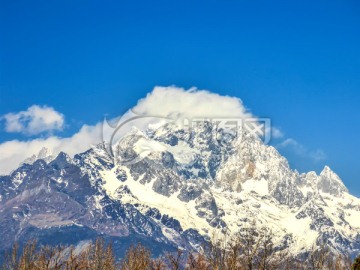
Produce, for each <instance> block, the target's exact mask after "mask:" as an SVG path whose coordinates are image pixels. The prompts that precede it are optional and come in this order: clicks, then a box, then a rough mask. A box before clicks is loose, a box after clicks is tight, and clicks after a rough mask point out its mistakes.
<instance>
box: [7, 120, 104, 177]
mask: <svg viewBox="0 0 360 270" xmlns="http://www.w3.org/2000/svg"><path fill="white" fill-rule="evenodd" d="M100 141H101V124H97V125H95V126H88V125H84V126H82V128H81V129H80V130H79V131H78V132H77V133H75V134H74V135H73V136H71V137H69V138H59V137H56V136H50V137H48V138H45V139H43V138H41V139H34V140H29V141H18V140H12V141H7V142H4V143H2V144H0V153H1V155H0V174H7V173H9V172H11V171H12V170H14V169H16V168H17V167H18V165H19V164H20V163H21V162H22V161H24V160H25V159H26V158H28V157H30V156H32V155H34V154H37V153H38V152H39V151H40V150H41V149H42V148H43V147H47V148H48V149H49V150H51V151H52V152H53V153H54V154H58V153H59V152H61V151H63V152H66V153H67V154H69V155H71V156H72V155H74V154H77V153H81V152H84V151H86V150H87V149H89V148H90V147H91V145H94V144H97V143H99V142H100Z"/></svg>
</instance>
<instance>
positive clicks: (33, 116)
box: [1, 105, 64, 135]
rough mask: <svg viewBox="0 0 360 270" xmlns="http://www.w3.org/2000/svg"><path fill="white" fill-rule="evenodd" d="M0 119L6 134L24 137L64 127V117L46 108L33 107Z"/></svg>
mask: <svg viewBox="0 0 360 270" xmlns="http://www.w3.org/2000/svg"><path fill="white" fill-rule="evenodd" d="M1 119H3V120H5V130H6V131H7V132H19V133H23V134H26V135H36V134H39V133H42V132H50V131H54V130H61V129H62V128H63V126H64V115H63V114H61V113H59V112H57V111H56V110H54V109H53V108H52V107H47V106H38V105H33V106H31V107H29V108H28V109H27V110H26V111H20V112H18V113H8V114H5V115H3V116H2V117H1Z"/></svg>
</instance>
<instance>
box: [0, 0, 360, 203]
mask: <svg viewBox="0 0 360 270" xmlns="http://www.w3.org/2000/svg"><path fill="white" fill-rule="evenodd" d="M0 23H1V24H0V25H1V29H0V57H1V58H0V115H4V114H6V113H8V112H17V111H21V110H26V109H27V108H28V107H29V106H31V105H33V104H39V105H48V106H51V107H54V108H55V109H56V110H58V111H60V112H61V113H63V114H64V115H65V119H66V128H65V129H64V131H62V132H59V133H58V134H57V135H58V136H69V135H71V134H73V133H74V132H76V131H77V130H78V129H79V128H80V127H81V125H83V124H84V123H87V124H95V123H97V122H98V121H100V120H101V119H102V118H103V116H104V115H105V114H107V115H109V116H111V117H113V116H117V115H119V114H122V113H124V112H125V111H126V110H127V109H128V108H130V107H132V106H133V105H135V104H136V102H137V100H138V99H139V98H142V97H144V96H145V95H146V93H147V92H149V91H151V89H152V88H153V87H154V86H155V85H165V86H167V85H173V84H174V85H177V86H181V87H185V88H189V87H191V86H196V87H198V88H200V89H208V90H210V91H213V92H217V93H219V94H223V95H230V96H237V97H239V98H241V99H242V100H243V102H244V103H245V105H246V106H247V107H248V108H249V109H250V110H251V111H252V112H253V113H254V114H256V115H258V116H262V117H271V118H272V120H273V124H274V125H276V126H277V127H279V128H281V130H282V131H283V133H284V137H283V138H281V139H278V140H277V141H274V142H273V144H274V145H276V144H280V143H281V142H282V141H283V140H285V139H288V138H292V139H293V140H296V141H297V142H298V145H297V146H294V147H286V148H282V149H280V151H281V152H282V153H283V154H285V155H286V157H287V158H289V160H290V163H291V165H292V166H293V167H294V168H297V169H298V170H299V171H308V170H316V171H319V170H321V169H322V167H323V166H324V165H325V164H328V165H330V166H331V167H332V168H333V169H334V171H336V172H337V173H338V174H339V175H340V176H341V177H342V178H343V180H344V182H345V184H346V185H347V186H348V187H349V189H350V191H351V192H352V193H353V194H355V195H358V196H360V185H359V180H360V178H359V177H360V166H359V165H360V164H359V158H358V156H359V153H360V143H359V136H360V107H359V105H360V2H359V1H357V0H344V1H338V0H328V1H317V0H315V1H314V0H312V1H310V0H302V1H221V2H220V1H209V0H207V1H177V2H173V1H10V0H4V1H1V3H0ZM0 125H2V126H0V128H1V133H0V143H1V142H5V141H8V140H12V139H19V140H29V139H32V138H33V137H28V136H24V135H19V134H15V133H6V132H5V131H4V128H3V123H1V124H0ZM317 150H321V151H323V152H324V153H325V154H326V158H324V159H321V160H315V159H314V158H313V157H312V155H311V153H313V152H315V151H317Z"/></svg>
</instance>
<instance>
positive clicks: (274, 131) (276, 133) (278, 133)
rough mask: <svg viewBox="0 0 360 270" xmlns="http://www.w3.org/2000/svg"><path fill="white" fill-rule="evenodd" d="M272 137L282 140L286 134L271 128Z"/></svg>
mask: <svg viewBox="0 0 360 270" xmlns="http://www.w3.org/2000/svg"><path fill="white" fill-rule="evenodd" d="M271 136H272V137H273V138H274V139H280V138H282V137H284V133H283V132H282V131H281V130H280V129H279V128H277V127H272V128H271Z"/></svg>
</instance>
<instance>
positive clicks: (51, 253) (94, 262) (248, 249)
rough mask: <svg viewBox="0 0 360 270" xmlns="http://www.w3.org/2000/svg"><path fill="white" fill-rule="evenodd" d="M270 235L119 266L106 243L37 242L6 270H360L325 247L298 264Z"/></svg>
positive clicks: (254, 234)
mask: <svg viewBox="0 0 360 270" xmlns="http://www.w3.org/2000/svg"><path fill="white" fill-rule="evenodd" d="M273 239H274V237H273V234H272V233H271V231H269V230H267V229H265V228H264V229H260V230H256V229H254V227H252V226H250V227H248V228H243V229H242V230H241V231H240V232H239V234H238V235H236V236H235V237H231V238H230V237H229V238H228V239H227V237H221V238H219V239H217V240H215V239H213V241H212V242H211V243H209V244H207V245H204V247H203V249H202V252H200V253H188V252H186V251H184V250H178V251H177V252H175V253H168V254H165V255H163V256H161V257H158V258H155V259H154V258H153V257H152V255H151V252H150V250H149V249H148V248H146V247H144V246H142V245H140V244H137V245H133V246H131V247H130V248H129V249H128V250H127V252H126V254H125V256H124V258H122V259H121V260H116V258H115V256H114V253H113V249H112V246H111V245H106V244H105V242H104V240H103V239H98V240H96V241H95V243H90V244H89V243H88V244H85V245H83V246H82V247H76V248H75V247H61V246H57V247H51V246H42V247H39V248H37V245H36V242H34V241H32V242H29V243H28V244H27V245H25V246H24V247H23V248H22V249H21V250H20V249H19V248H18V246H17V245H14V247H13V249H12V252H11V253H9V254H8V255H7V257H6V259H5V264H4V266H3V269H4V270H50V269H51V270H115V269H119V270H166V269H170V270H275V269H280V270H303V269H304V270H305V269H306V270H307V269H309V270H320V269H329V270H348V269H352V270H360V256H359V258H358V259H356V260H355V261H354V262H353V263H351V261H350V260H349V259H348V258H347V257H346V256H343V255H334V254H333V253H332V252H331V250H330V249H329V248H327V247H325V246H322V247H321V248H317V249H316V248H313V250H312V251H311V252H310V253H309V254H308V256H307V258H306V259H302V260H299V259H297V258H295V257H293V256H291V255H290V252H289V251H287V250H277V249H276V248H275V247H274V243H273Z"/></svg>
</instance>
